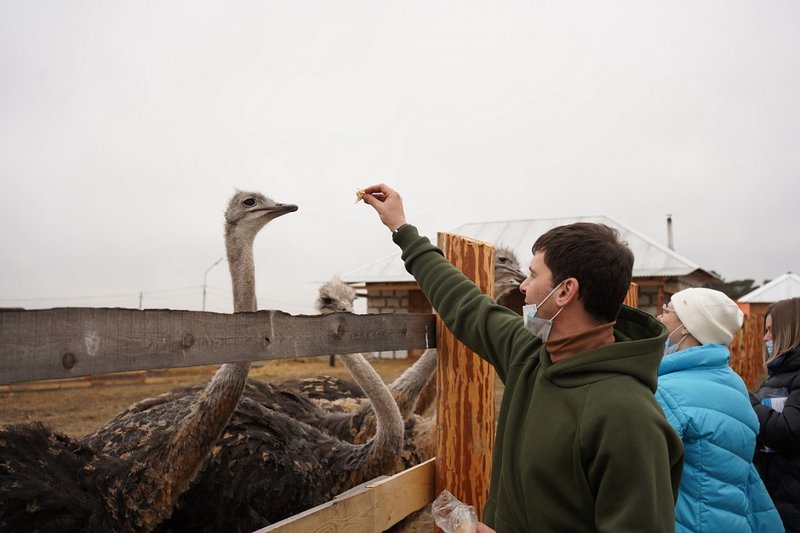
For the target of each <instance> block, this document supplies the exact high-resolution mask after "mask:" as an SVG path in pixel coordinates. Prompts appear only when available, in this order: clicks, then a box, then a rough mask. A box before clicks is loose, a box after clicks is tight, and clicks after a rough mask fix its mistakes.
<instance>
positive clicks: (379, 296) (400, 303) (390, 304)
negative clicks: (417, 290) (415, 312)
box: [367, 288, 408, 359]
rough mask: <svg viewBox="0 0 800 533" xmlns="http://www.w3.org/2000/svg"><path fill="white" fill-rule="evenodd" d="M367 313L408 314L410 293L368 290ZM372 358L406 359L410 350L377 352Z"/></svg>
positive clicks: (405, 291)
mask: <svg viewBox="0 0 800 533" xmlns="http://www.w3.org/2000/svg"><path fill="white" fill-rule="evenodd" d="M367 313H370V314H373V313H374V314H378V313H408V291H407V290H386V289H383V290H374V289H369V288H367ZM372 356H373V357H377V358H380V359H406V358H408V350H393V351H388V352H377V353H373V354H372Z"/></svg>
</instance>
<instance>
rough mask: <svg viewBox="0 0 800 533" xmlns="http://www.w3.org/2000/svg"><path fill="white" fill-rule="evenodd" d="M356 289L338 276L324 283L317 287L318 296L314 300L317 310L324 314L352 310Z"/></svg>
mask: <svg viewBox="0 0 800 533" xmlns="http://www.w3.org/2000/svg"><path fill="white" fill-rule="evenodd" d="M355 299H356V291H355V290H354V289H353V287H351V286H350V285H348V284H347V283H345V282H343V281H342V280H341V279H339V278H338V277H334V278H333V279H331V280H330V281H328V282H326V283H324V284H323V285H322V286H321V287H320V288H319V297H318V298H317V301H316V307H317V311H319V312H320V313H321V314H323V315H325V314H328V313H336V312H340V311H347V312H350V313H352V312H353V300H355Z"/></svg>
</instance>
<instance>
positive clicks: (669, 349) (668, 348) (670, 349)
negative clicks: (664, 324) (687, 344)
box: [664, 324, 689, 355]
mask: <svg viewBox="0 0 800 533" xmlns="http://www.w3.org/2000/svg"><path fill="white" fill-rule="evenodd" d="M682 327H683V324H681V325H680V326H678V327H677V328H675V329H673V330H672V332H671V333H670V334H669V335H667V340H665V341H664V355H670V354H673V353H675V352H677V351H678V350H679V347H680V345H681V343H682V342H683V340H684V339H685V338H686V337H688V336H689V334H688V333H687V334H686V335H684V336H683V337H681V340H679V341H678V342H676V343H675V344H670V341H669V340H670V339H671V338H672V334H673V333H675V332H676V331H678V330H679V329H681V328H682Z"/></svg>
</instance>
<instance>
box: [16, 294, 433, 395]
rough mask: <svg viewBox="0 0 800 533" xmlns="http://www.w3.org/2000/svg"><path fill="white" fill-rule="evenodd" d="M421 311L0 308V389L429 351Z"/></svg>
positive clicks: (428, 326)
mask: <svg viewBox="0 0 800 533" xmlns="http://www.w3.org/2000/svg"><path fill="white" fill-rule="evenodd" d="M435 343H436V338H435V321H434V318H433V315H431V314H427V313H408V314H396V315H377V314H373V315H355V314H352V313H334V314H330V315H324V316H321V315H313V316H305V315H299V316H293V315H289V314H287V313H284V312H282V311H257V312H254V313H234V314H221V313H208V312H202V311H173V310H168V309H159V310H138V309H117V308H114V309H112V308H58V309H41V310H2V311H0V384H9V383H16V382H19V381H32V380H43V379H61V378H71V377H77V376H86V375H96V374H104V373H109V372H125V371H131V370H148V369H153V368H174V367H186V366H197V365H207V364H215V363H227V362H235V361H257V360H267V359H287V358H291V357H304V356H312V355H328V354H344V353H356V352H378V351H390V350H406V349H410V348H428V347H433V346H435Z"/></svg>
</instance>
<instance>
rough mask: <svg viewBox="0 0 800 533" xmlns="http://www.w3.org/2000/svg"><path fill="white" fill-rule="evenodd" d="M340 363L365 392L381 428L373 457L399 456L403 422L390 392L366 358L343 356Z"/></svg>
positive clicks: (378, 431) (377, 430) (372, 451)
mask: <svg viewBox="0 0 800 533" xmlns="http://www.w3.org/2000/svg"><path fill="white" fill-rule="evenodd" d="M341 359H342V362H343V363H344V365H345V367H346V368H347V371H348V372H350V374H351V375H352V376H353V379H355V380H356V382H357V383H358V384H359V385H360V386H361V388H362V389H364V393H365V394H366V395H367V397H368V398H369V399H370V401H371V402H372V405H373V407H374V409H375V418H376V422H377V426H378V427H377V429H376V431H375V436H374V437H373V446H372V450H371V452H370V454H371V455H373V456H380V455H383V454H386V453H387V451H391V453H394V454H397V453H399V450H400V447H401V446H402V442H403V431H404V426H403V418H402V417H401V416H400V410H399V409H398V407H397V403H396V402H395V401H394V398H393V397H392V393H391V392H390V391H389V388H388V387H387V386H386V384H385V383H384V382H383V380H381V377H380V376H379V375H378V373H377V372H375V369H374V368H372V365H370V364H369V362H368V361H367V360H366V359H365V358H364V356H363V355H361V354H347V355H342V356H341Z"/></svg>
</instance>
